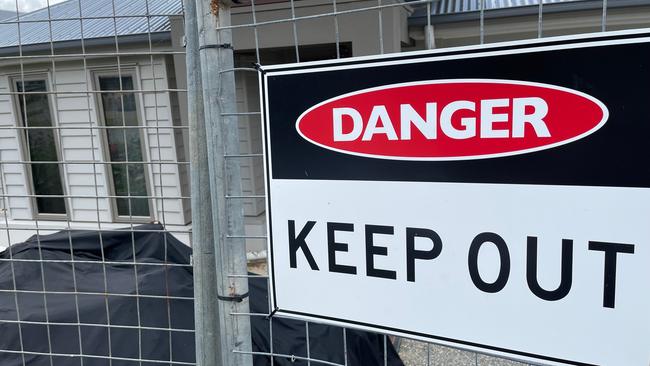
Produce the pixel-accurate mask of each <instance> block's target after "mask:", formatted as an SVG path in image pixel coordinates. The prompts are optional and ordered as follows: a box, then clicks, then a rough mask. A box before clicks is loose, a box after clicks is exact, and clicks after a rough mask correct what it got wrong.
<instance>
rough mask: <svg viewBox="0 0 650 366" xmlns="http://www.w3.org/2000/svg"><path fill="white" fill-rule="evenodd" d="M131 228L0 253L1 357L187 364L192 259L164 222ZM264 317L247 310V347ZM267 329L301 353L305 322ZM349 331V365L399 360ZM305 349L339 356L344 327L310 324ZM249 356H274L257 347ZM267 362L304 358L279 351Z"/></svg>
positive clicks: (44, 238)
mask: <svg viewBox="0 0 650 366" xmlns="http://www.w3.org/2000/svg"><path fill="white" fill-rule="evenodd" d="M135 230H136V231H135V232H132V231H130V230H116V231H110V232H108V231H102V232H98V231H61V232H58V233H55V234H51V235H40V236H38V237H36V236H34V237H32V238H30V239H28V240H27V241H25V242H24V243H21V244H16V245H13V246H11V253H10V252H9V249H7V250H5V251H4V252H2V253H0V365H2V366H18V365H21V366H22V365H23V364H25V365H28V366H33V365H36V366H40V365H48V366H49V365H56V366H59V365H61V366H72V365H75V366H76V365H79V366H81V365H82V361H83V365H93V366H95V365H98V366H104V365H107V366H108V365H109V364H110V365H111V366H134V365H145V366H149V365H151V366H153V365H161V364H162V365H169V364H173V365H175V364H174V363H173V362H181V363H183V362H186V363H193V362H194V361H195V355H194V352H195V348H194V333H193V332H192V330H193V329H194V310H193V305H194V302H193V300H192V296H193V282H192V268H191V267H189V266H174V264H185V265H187V264H189V263H190V255H191V249H190V248H189V247H187V246H186V245H184V244H183V243H181V242H179V241H178V240H177V239H176V238H174V237H173V236H172V235H170V234H169V233H167V232H165V231H164V228H163V227H162V226H161V225H157V224H148V225H141V226H137V227H135ZM102 258H104V262H102ZM134 258H135V259H136V260H135V261H134ZM8 259H12V260H8ZM41 259H42V260H43V261H41ZM57 261H58V262H57ZM134 262H136V263H134ZM165 263H167V264H168V265H163V264H165ZM12 273H15V277H14V276H13V275H12ZM136 273H137V282H136ZM14 280H15V288H14ZM44 288H45V290H46V291H45V293H44V291H43V289H44ZM105 288H106V289H107V291H106V290H105ZM75 293H76V294H77V295H76V296H75ZM46 304H47V307H46ZM250 304H251V312H254V313H268V298H267V281H266V279H263V278H252V279H251V280H250ZM16 305H17V306H18V311H17V310H16ZM77 308H78V309H79V311H78V312H77V311H76V309H77ZM45 309H47V312H46V311H45ZM387 316H390V315H389V314H387ZM17 320H20V323H18V322H17ZM46 323H49V325H48V324H46ZM79 323H81V324H83V325H81V326H78V325H77V324H79ZM269 323H270V322H269V319H267V318H265V317H257V316H255V317H252V318H251V325H252V340H253V351H257V352H269V350H270V348H269V338H270V332H269V328H270V324H269ZM19 324H20V326H19ZM142 327H144V328H142ZM157 328H165V329H157ZM167 328H172V329H173V330H168V329H167ZM183 330H185V331H183ZM272 330H273V351H274V352H275V353H279V354H286V355H295V356H302V357H306V356H307V342H306V329H305V322H302V321H295V320H290V319H279V318H273V319H272ZM21 338H22V347H23V348H22V349H21V342H20V339H21ZM346 339H347V347H345V348H346V349H347V353H348V363H347V364H348V365H351V366H354V365H359V366H372V365H384V357H385V356H386V357H387V360H388V365H390V366H400V365H403V364H402V361H401V360H400V359H399V356H398V355H397V353H396V352H395V349H394V348H393V346H392V344H391V343H390V341H387V342H385V341H384V336H383V335H378V334H374V333H369V332H363V331H355V330H348V331H347V332H346ZM384 343H386V344H387V345H388V347H387V350H386V352H384ZM80 344H81V347H80ZM50 347H51V350H50ZM21 351H24V352H21ZM309 351H310V356H311V358H312V359H319V360H325V361H329V362H335V363H339V364H343V363H344V347H343V330H342V328H339V327H334V326H326V325H322V324H314V323H310V324H309ZM50 354H59V356H50ZM79 354H83V355H84V356H83V357H80V356H73V357H70V356H69V355H79ZM109 358H110V359H111V360H110V361H109ZM127 359H130V360H127ZM134 359H135V360H138V359H141V360H155V361H158V362H136V361H133V360H134ZM254 364H255V366H265V365H270V364H271V360H270V357H268V356H255V357H254ZM274 364H275V365H279V366H282V365H292V366H293V365H307V362H306V361H301V360H293V361H292V360H291V359H290V358H286V357H278V356H276V357H274ZM311 364H312V365H318V363H316V362H312V363H311Z"/></svg>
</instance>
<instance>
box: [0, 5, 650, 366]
mask: <svg viewBox="0 0 650 366" xmlns="http://www.w3.org/2000/svg"><path fill="white" fill-rule="evenodd" d="M0 4H3V5H6V3H0ZM38 5H39V6H40V9H37V10H33V9H35V8H37V6H35V5H34V4H33V3H32V2H23V1H22V0H20V1H19V0H16V1H15V3H11V4H9V5H8V10H9V12H8V14H5V15H4V16H5V19H4V20H1V21H0V228H1V229H2V233H1V234H0V250H4V251H3V252H2V253H0V335H1V336H0V363H2V364H3V365H41V364H42V365H68V364H69V365H84V364H86V365H88V364H90V365H98V364H99V365H103V364H106V365H136V364H137V365H143V364H145V365H155V364H168V365H194V364H200V365H210V364H227V365H249V364H253V363H254V364H255V365H266V364H269V365H275V364H278V365H286V364H302V365H311V364H313V365H319V364H322V365H354V364H362V363H360V362H361V361H359V360H360V358H359V356H358V353H363V352H364V349H365V350H367V349H372V350H374V351H376V352H375V353H376V354H374V355H373V357H371V358H366V359H365V360H366V362H368V361H367V360H369V359H371V360H372V362H374V364H377V365H398V364H401V363H402V362H403V363H404V364H406V365H434V364H450V365H515V364H519V363H517V362H515V361H510V360H505V359H497V358H493V357H490V356H485V355H481V354H477V353H473V352H467V351H462V350H455V349H451V348H447V347H442V346H436V345H433V344H427V343H422V342H416V341H413V340H409V339H399V338H396V337H391V336H387V335H378V336H377V338H372V339H371V340H372V342H374V343H373V346H372V347H371V348H359V347H357V346H358V343H354V342H353V340H358V339H359V337H360V336H359V334H358V333H357V332H356V331H354V330H348V329H339V328H337V329H336V330H332V329H324V328H322V326H321V325H319V324H314V323H300V324H299V325H296V324H297V323H286V322H283V320H282V319H277V317H272V316H271V314H270V312H269V306H268V304H267V303H265V301H268V300H267V299H268V296H266V293H265V291H267V290H266V289H268V284H267V283H265V282H266V281H267V279H268V265H267V263H266V258H267V256H266V241H267V235H266V232H267V229H266V220H265V210H266V208H265V185H264V168H263V154H262V150H263V149H262V128H261V121H260V95H259V90H258V76H257V67H256V65H271V64H280V63H294V62H308V61H315V60H324V59H339V58H346V57H353V56H371V55H379V54H386V53H393V52H407V51H414V50H423V49H433V48H444V47H453V46H465V45H476V44H483V43H489V42H499V41H510V40H520V39H533V38H539V37H547V36H554V35H565V34H576V33H586V32H597V31H606V30H618V29H625V28H641V27H647V26H649V25H650V16H649V15H650V3H649V2H647V1H625V2H616V1H609V2H608V1H607V0H596V1H594V0H544V1H538V0H520V1H500V0H471V1H460V0H413V1H401V0H354V1H351V0H300V1H299V0H289V1H286V0H256V1H255V0H241V1H233V2H232V3H231V2H228V1H216V0H214V1H211V2H210V1H196V2H194V1H191V0H187V1H186V2H185V3H183V2H182V1H181V0H67V1H57V2H54V1H52V2H41V3H40V4H38ZM0 15H2V14H0ZM314 87H318V86H314ZM190 163H191V165H192V166H191V168H192V169H190ZM189 248H192V249H193V251H194V254H193V255H192V254H191V253H190V249H189ZM249 287H250V288H249ZM253 291H256V293H257V295H258V298H257V300H256V301H257V302H256V304H253V303H252V301H253V299H250V298H249V293H250V294H251V295H250V296H252V293H253ZM395 311H400V309H395ZM194 315H196V321H195V316H194ZM387 316H390V315H389V314H387ZM217 326H218V327H217ZM287 327H291V328H292V329H293V331H294V334H292V336H291V337H288V336H287V333H286V328H287ZM278 334H279V335H278ZM323 334H327V337H328V338H327V340H328V342H330V343H327V342H325V341H324V338H323ZM6 335H9V336H6ZM287 337H288V338H287ZM195 338H196V340H195ZM292 340H294V341H296V342H297V341H298V340H299V341H300V344H296V343H293V342H292ZM332 340H335V341H336V342H335V343H331V342H333V341H332ZM324 344H327V345H332V344H334V346H332V347H333V348H332V347H329V348H328V347H324ZM353 345H355V346H353ZM195 348H196V353H195ZM396 354H399V357H396V356H395V355H396ZM195 355H196V356H195ZM400 358H401V360H400Z"/></svg>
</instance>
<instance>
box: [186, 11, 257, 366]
mask: <svg viewBox="0 0 650 366" xmlns="http://www.w3.org/2000/svg"><path fill="white" fill-rule="evenodd" d="M230 5H231V4H230V3H229V2H225V1H223V0H221V1H220V0H212V1H210V0H198V1H197V2H196V15H197V23H198V24H197V26H198V27H197V29H198V44H199V48H198V51H199V56H200V69H201V85H202V89H203V107H204V114H205V132H206V137H207V139H206V141H207V162H208V164H207V166H208V171H209V186H210V191H211V197H210V202H211V206H212V228H213V232H214V246H215V257H214V259H215V265H216V281H215V282H214V285H215V286H216V291H217V294H216V295H217V297H216V298H214V299H213V300H214V301H215V302H217V305H218V309H217V310H218V312H217V317H218V324H219V327H220V332H219V334H218V335H217V337H218V341H217V342H218V344H215V345H214V347H215V349H214V352H218V353H219V357H218V360H217V364H216V365H223V366H251V365H252V363H253V359H252V355H251V354H250V353H248V352H251V350H252V347H251V331H250V319H249V318H248V317H246V316H233V315H232V314H233V313H248V312H249V299H248V279H247V278H246V277H245V275H246V273H247V267H246V247H245V242H244V240H243V239H242V236H243V235H244V222H243V206H242V201H241V200H240V199H228V197H238V196H241V173H240V165H239V161H238V160H236V159H227V158H226V155H237V154H239V131H238V119H237V115H236V114H235V112H236V111H237V110H236V109H237V106H236V100H235V98H236V94H235V74H234V59H233V48H232V46H231V45H232V31H231V30H230V29H219V28H220V27H228V26H229V25H230ZM188 67H189V65H188ZM232 275H234V276H232ZM204 285H207V284H204ZM204 315H205V314H204ZM197 336H199V335H197ZM235 350H238V351H242V352H245V353H239V352H237V353H235V352H234V351H235ZM207 351H209V350H203V352H207ZM201 366H208V365H201Z"/></svg>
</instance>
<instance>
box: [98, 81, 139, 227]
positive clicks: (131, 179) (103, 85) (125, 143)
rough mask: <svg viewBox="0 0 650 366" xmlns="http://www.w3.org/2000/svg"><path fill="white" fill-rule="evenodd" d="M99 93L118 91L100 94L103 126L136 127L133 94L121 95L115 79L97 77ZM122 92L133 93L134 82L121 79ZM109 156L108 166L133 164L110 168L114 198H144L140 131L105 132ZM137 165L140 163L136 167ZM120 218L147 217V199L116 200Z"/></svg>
mask: <svg viewBox="0 0 650 366" xmlns="http://www.w3.org/2000/svg"><path fill="white" fill-rule="evenodd" d="M99 89H100V90H101V91H110V90H117V91H118V92H115V93H102V94H101V100H102V107H103V111H104V123H105V124H106V126H109V127H114V126H137V125H138V115H137V113H138V111H137V108H136V102H135V94H133V93H120V92H119V90H120V79H119V78H118V77H103V76H102V77H99ZM121 90H133V78H132V77H130V76H123V77H122V85H121ZM106 139H107V142H108V154H109V157H110V161H111V162H126V161H129V162H134V163H128V164H111V173H112V174H113V185H114V188H115V195H116V196H131V197H133V196H136V197H137V196H147V195H148V194H147V181H146V176H145V174H146V170H145V166H144V164H142V163H141V162H142V161H143V154H142V142H141V141H140V130H138V129H135V128H109V129H106ZM139 162H140V163H139ZM115 203H116V206H117V214H118V215H119V216H149V202H148V199H147V198H116V199H115Z"/></svg>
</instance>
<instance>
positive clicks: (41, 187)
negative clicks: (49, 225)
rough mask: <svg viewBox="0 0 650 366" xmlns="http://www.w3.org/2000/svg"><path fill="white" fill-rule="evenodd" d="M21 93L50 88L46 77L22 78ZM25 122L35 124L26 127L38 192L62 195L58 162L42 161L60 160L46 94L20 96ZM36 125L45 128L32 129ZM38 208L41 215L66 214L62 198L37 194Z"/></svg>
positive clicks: (19, 87)
mask: <svg viewBox="0 0 650 366" xmlns="http://www.w3.org/2000/svg"><path fill="white" fill-rule="evenodd" d="M16 88H17V91H18V92H39V91H43V92H44V91H47V87H46V84H45V80H30V81H25V82H22V81H19V82H17V83H16ZM18 103H19V104H20V106H19V107H20V113H21V116H22V121H23V125H24V126H26V127H32V128H30V129H28V130H25V137H26V140H27V147H28V149H29V159H30V161H31V162H32V164H31V171H32V183H33V186H34V194H36V195H63V183H62V182H61V171H60V170H59V164H51V163H45V164H44V163H39V162H51V161H58V155H57V152H56V140H55V136H54V130H52V129H51V128H47V127H52V126H53V124H52V116H51V114H50V104H49V99H48V96H47V94H26V95H18ZM33 127H43V128H42V129H41V128H33ZM36 208H37V210H38V213H41V214H65V213H66V209H65V199H64V198H63V197H37V198H36Z"/></svg>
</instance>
